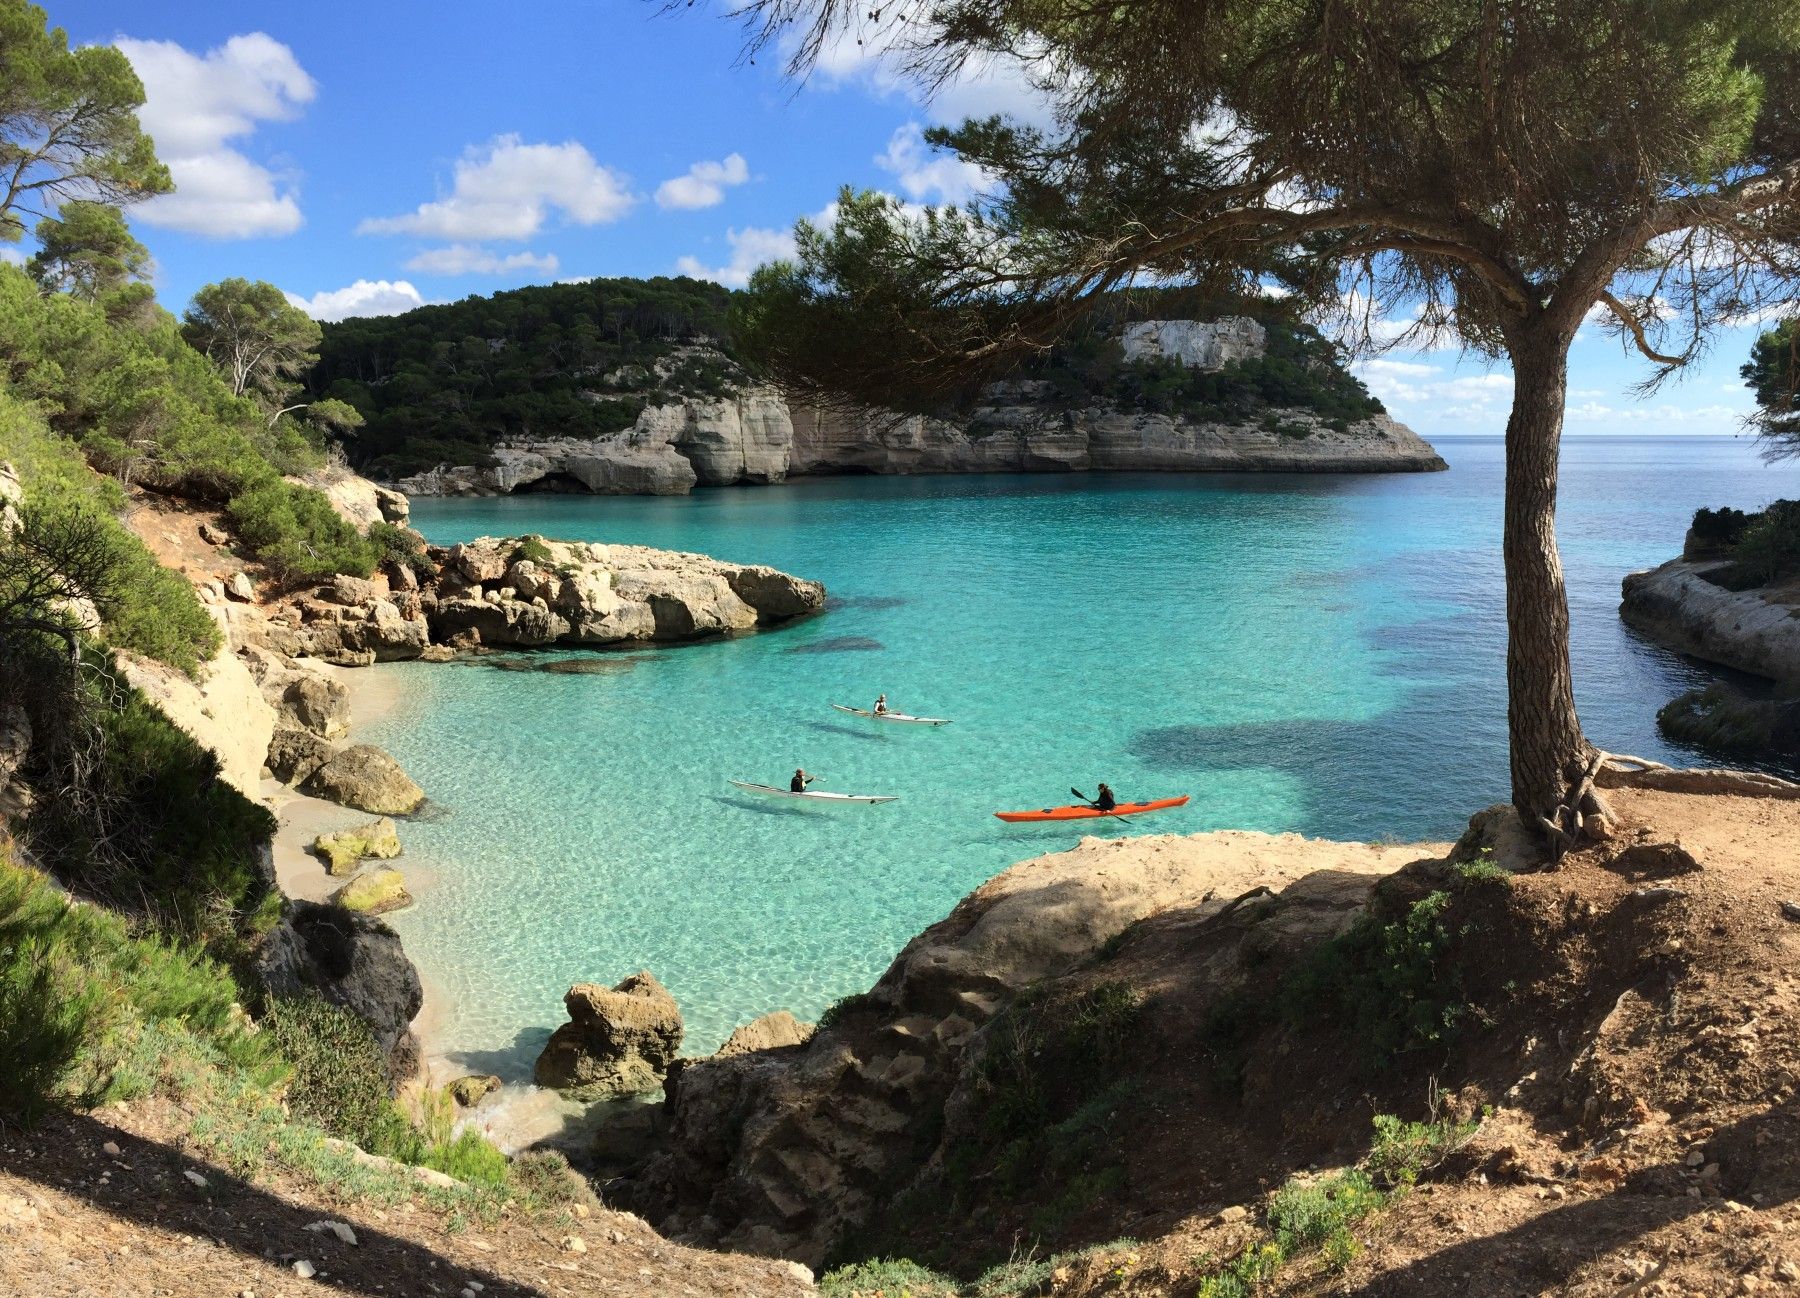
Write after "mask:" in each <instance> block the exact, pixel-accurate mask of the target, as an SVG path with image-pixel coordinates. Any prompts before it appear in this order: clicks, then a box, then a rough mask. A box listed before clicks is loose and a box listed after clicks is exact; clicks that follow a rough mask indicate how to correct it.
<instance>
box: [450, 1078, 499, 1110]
mask: <svg viewBox="0 0 1800 1298" xmlns="http://www.w3.org/2000/svg"><path fill="white" fill-rule="evenodd" d="M499 1089H500V1079H499V1078H498V1077H495V1076H493V1075H492V1074H481V1073H471V1074H470V1075H469V1076H467V1077H459V1078H457V1079H456V1080H455V1081H454V1082H451V1083H450V1098H451V1099H453V1100H455V1101H456V1102H457V1103H458V1104H460V1105H462V1107H463V1108H465V1109H472V1108H474V1107H475V1106H476V1105H477V1104H480V1103H481V1101H482V1099H483V1098H485V1097H486V1096H487V1095H489V1094H491V1093H492V1092H494V1091H497V1090H499Z"/></svg>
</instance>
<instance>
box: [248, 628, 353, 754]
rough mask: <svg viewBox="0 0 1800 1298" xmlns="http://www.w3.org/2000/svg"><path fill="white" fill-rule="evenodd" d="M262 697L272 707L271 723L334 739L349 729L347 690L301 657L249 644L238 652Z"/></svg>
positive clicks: (348, 698)
mask: <svg viewBox="0 0 1800 1298" xmlns="http://www.w3.org/2000/svg"><path fill="white" fill-rule="evenodd" d="M239 656H240V657H241V658H242V659H243V660H244V665H245V666H246V667H248V668H249V669H250V674H251V676H253V677H254V678H255V679H256V683H257V684H258V685H259V686H261V687H262V694H263V698H264V699H265V700H266V701H267V702H268V704H269V706H270V707H272V708H274V709H275V724H276V726H277V728H280V727H297V728H299V729H301V730H306V731H309V732H311V733H312V734H315V735H317V736H319V737H320V738H321V739H337V738H339V737H341V736H342V735H344V734H346V733H348V731H349V729H350V691H349V690H348V689H347V688H346V687H345V686H344V684H343V683H342V682H341V681H338V680H334V679H333V678H332V677H330V676H327V675H326V674H325V673H324V672H322V671H320V670H318V669H317V668H316V667H314V666H313V665H312V664H311V663H309V662H307V661H306V660H305V659H300V660H296V659H293V658H287V657H284V656H283V655H281V654H278V653H275V652H274V651H273V650H270V649H264V648H251V649H247V650H245V651H244V652H243V653H242V654H240V655H239Z"/></svg>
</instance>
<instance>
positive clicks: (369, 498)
mask: <svg viewBox="0 0 1800 1298" xmlns="http://www.w3.org/2000/svg"><path fill="white" fill-rule="evenodd" d="M288 481H289V482H292V483H294V484H295V485H297V486H302V487H311V488H312V489H313V490H314V491H317V492H318V493H319V494H320V495H322V496H324V497H325V499H326V500H328V501H329V502H330V503H331V507H332V508H333V509H335V510H336V511H337V512H338V515H339V516H340V517H341V518H343V519H344V520H345V521H346V522H349V523H351V524H353V525H354V526H355V527H356V528H357V530H358V531H363V532H366V531H368V530H369V527H370V525H371V524H374V523H397V524H400V525H404V524H405V523H406V522H407V521H408V519H409V518H410V517H411V514H412V507H411V505H409V504H408V503H407V499H406V497H405V496H404V495H402V494H401V493H400V492H398V491H395V490H394V489H393V488H392V487H383V486H380V485H378V484H377V483H374V482H371V481H369V479H367V478H365V477H363V476H361V475H360V474H356V473H352V472H351V471H350V470H348V469H346V468H343V467H341V466H338V465H332V466H329V467H327V468H323V469H318V470H316V471H314V472H312V473H308V474H305V475H304V476H300V477H290V478H289V479H288Z"/></svg>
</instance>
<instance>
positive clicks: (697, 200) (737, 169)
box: [656, 153, 750, 211]
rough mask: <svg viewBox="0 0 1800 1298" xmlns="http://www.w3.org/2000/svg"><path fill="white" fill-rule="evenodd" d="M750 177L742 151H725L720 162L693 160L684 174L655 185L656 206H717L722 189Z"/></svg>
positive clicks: (723, 197)
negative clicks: (727, 152) (728, 152)
mask: <svg viewBox="0 0 1800 1298" xmlns="http://www.w3.org/2000/svg"><path fill="white" fill-rule="evenodd" d="M748 179H750V164H749V163H747V162H745V161H744V155H743V154H741V153H730V154H727V155H726V156H725V158H724V160H723V161H720V162H696V163H695V164H694V165H693V166H691V167H689V168H688V169H687V175H685V176H676V177H674V178H672V179H670V180H665V181H663V183H662V184H660V185H658V186H657V187H656V205H657V206H658V207H660V208H664V209H676V210H680V211H693V210H695V209H697V208H702V207H717V206H718V205H719V204H720V203H723V202H724V201H725V191H726V190H727V189H728V188H730V187H731V186H733V185H741V184H743V183H744V182H745V181H746V180H748Z"/></svg>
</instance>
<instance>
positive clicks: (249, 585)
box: [225, 572, 256, 604]
mask: <svg viewBox="0 0 1800 1298" xmlns="http://www.w3.org/2000/svg"><path fill="white" fill-rule="evenodd" d="M225 593H226V594H227V595H229V596H231V598H233V599H235V600H241V601H242V602H243V603H246V604H253V603H255V602H256V583H255V582H253V581H251V580H250V574H249V573H247V572H234V573H232V574H231V576H230V577H229V578H228V579H227V580H226V582H225Z"/></svg>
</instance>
